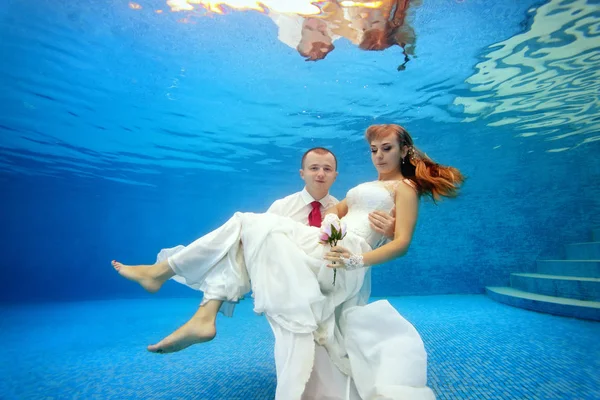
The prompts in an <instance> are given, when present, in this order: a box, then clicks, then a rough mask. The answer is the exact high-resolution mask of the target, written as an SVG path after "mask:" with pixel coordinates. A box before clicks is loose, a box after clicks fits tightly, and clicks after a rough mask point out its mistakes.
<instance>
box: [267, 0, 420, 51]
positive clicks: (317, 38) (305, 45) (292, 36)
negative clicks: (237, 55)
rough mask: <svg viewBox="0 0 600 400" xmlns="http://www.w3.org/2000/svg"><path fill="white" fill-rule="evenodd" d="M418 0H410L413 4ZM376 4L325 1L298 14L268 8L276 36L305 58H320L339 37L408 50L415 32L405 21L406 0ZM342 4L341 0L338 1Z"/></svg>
mask: <svg viewBox="0 0 600 400" xmlns="http://www.w3.org/2000/svg"><path fill="white" fill-rule="evenodd" d="M417 2H420V0H413V1H412V2H410V5H412V6H416V5H417V4H416V3H417ZM381 3H382V4H381V6H380V7H377V8H369V7H365V6H360V5H353V6H349V7H346V6H343V5H340V3H338V2H337V1H331V2H325V4H324V5H323V8H322V13H321V14H320V15H318V16H306V17H303V16H300V15H292V14H281V13H277V12H270V13H269V16H270V17H271V19H272V20H273V21H274V22H275V24H276V25H277V26H278V27H279V40H281V41H282V42H283V43H285V44H287V45H288V46H290V47H292V48H295V49H297V50H298V52H299V53H300V55H302V56H303V57H306V60H307V61H316V60H321V59H323V58H325V57H326V56H327V54H329V53H330V52H331V51H333V49H334V45H333V42H334V41H335V40H337V39H339V38H341V37H344V38H346V39H348V40H349V41H350V42H352V43H354V44H355V45H357V46H359V47H360V48H361V49H363V50H385V49H387V48H389V47H391V46H394V45H398V46H400V47H402V49H403V52H404V55H405V57H406V59H405V60H406V61H407V57H408V54H412V51H413V46H414V44H415V40H416V38H415V34H414V30H413V29H412V27H411V26H410V25H409V24H408V23H407V22H406V15H407V12H408V10H409V0H385V1H382V2H381ZM342 4H343V2H342Z"/></svg>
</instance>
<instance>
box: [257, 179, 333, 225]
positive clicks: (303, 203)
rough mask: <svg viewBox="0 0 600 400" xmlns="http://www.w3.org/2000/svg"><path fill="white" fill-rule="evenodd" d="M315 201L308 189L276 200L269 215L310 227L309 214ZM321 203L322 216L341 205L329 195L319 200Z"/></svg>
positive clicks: (269, 210)
mask: <svg viewBox="0 0 600 400" xmlns="http://www.w3.org/2000/svg"><path fill="white" fill-rule="evenodd" d="M313 201H315V199H314V198H313V197H312V196H311V195H310V194H309V193H308V192H307V191H306V188H304V189H302V191H300V192H296V193H294V194H290V195H289V196H286V197H284V198H283V199H279V200H276V201H275V202H274V203H273V204H271V207H269V209H268V210H267V212H268V213H271V214H277V215H281V216H284V217H288V218H291V219H293V220H294V221H296V222H300V223H302V224H304V225H308V214H309V213H310V212H311V211H312V206H311V205H310V203H312V202H313ZM319 203H321V215H324V214H325V210H327V209H328V208H330V207H333V206H334V205H336V204H337V203H339V201H338V199H336V198H335V197H333V196H332V195H330V194H329V193H328V194H327V195H326V196H325V197H323V198H322V199H321V200H319Z"/></svg>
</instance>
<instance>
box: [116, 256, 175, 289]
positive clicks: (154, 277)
mask: <svg viewBox="0 0 600 400" xmlns="http://www.w3.org/2000/svg"><path fill="white" fill-rule="evenodd" d="M112 265H113V267H114V268H115V269H116V270H117V272H118V273H119V274H120V275H121V276H124V277H125V278H127V279H129V280H132V281H134V282H137V283H139V284H140V285H141V286H142V287H143V288H144V289H146V290H147V291H148V292H150V293H155V292H158V289H160V287H161V286H162V285H163V283H165V282H166V281H168V280H169V279H170V278H171V277H173V276H174V275H175V272H173V270H172V269H171V267H170V266H169V263H168V262H167V260H165V261H162V262H160V263H157V264H153V265H124V264H121V263H120V262H117V261H115V260H113V261H112Z"/></svg>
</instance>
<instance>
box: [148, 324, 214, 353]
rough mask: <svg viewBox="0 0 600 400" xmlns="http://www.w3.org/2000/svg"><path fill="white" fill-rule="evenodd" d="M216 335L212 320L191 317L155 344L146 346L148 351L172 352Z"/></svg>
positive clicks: (205, 340)
mask: <svg viewBox="0 0 600 400" xmlns="http://www.w3.org/2000/svg"><path fill="white" fill-rule="evenodd" d="M216 335H217V329H216V327H215V322H214V320H212V321H211V320H204V319H201V318H192V319H190V320H189V321H188V322H186V323H185V324H184V325H183V326H182V327H181V328H179V329H177V330H176V331H175V332H173V333H171V334H170V335H169V336H167V337H166V338H164V339H163V340H161V341H160V342H158V343H157V344H153V345H150V346H148V351H151V352H153V353H174V352H176V351H180V350H183V349H185V348H186V347H189V346H191V345H193V344H196V343H204V342H208V341H211V340H213V339H214V337H215V336H216Z"/></svg>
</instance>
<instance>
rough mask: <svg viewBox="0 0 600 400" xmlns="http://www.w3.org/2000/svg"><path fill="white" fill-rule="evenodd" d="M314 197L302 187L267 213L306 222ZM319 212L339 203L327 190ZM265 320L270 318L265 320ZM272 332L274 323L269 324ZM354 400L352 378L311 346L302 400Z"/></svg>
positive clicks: (323, 351) (318, 348)
mask: <svg viewBox="0 0 600 400" xmlns="http://www.w3.org/2000/svg"><path fill="white" fill-rule="evenodd" d="M313 201H315V199H314V198H313V197H312V196H311V195H310V194H309V193H308V192H307V191H306V188H304V189H303V190H302V191H300V192H296V193H293V194H291V195H289V196H286V197H284V198H283V199H279V200H276V201H275V202H274V203H273V204H272V205H271V207H269V209H268V210H267V213H271V214H276V215H281V216H283V217H288V218H291V219H293V220H294V221H296V222H300V223H302V224H304V225H308V214H309V213H310V212H311V211H312V206H311V205H310V203H312V202H313ZM319 202H320V203H321V215H324V214H325V210H327V209H328V208H330V207H332V206H334V205H336V204H338V203H339V201H338V199H336V198H335V197H333V196H331V195H330V194H327V195H326V196H325V197H323V198H322V199H321V200H319ZM269 323H271V321H270V320H269ZM271 328H272V329H274V331H273V332H275V329H277V328H276V327H273V326H272V325H271ZM318 399H328V400H329V399H331V400H346V399H348V400H356V399H360V396H359V395H358V392H357V391H356V387H355V386H354V382H349V381H348V377H346V376H345V375H344V374H342V372H340V370H339V369H338V368H337V367H336V366H335V365H334V364H333V363H332V362H331V359H330V358H329V355H328V354H327V350H325V348H324V347H322V346H316V347H315V361H314V365H313V370H312V373H311V376H310V379H309V380H308V382H307V384H306V387H305V392H304V394H303V396H302V400H318Z"/></svg>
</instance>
